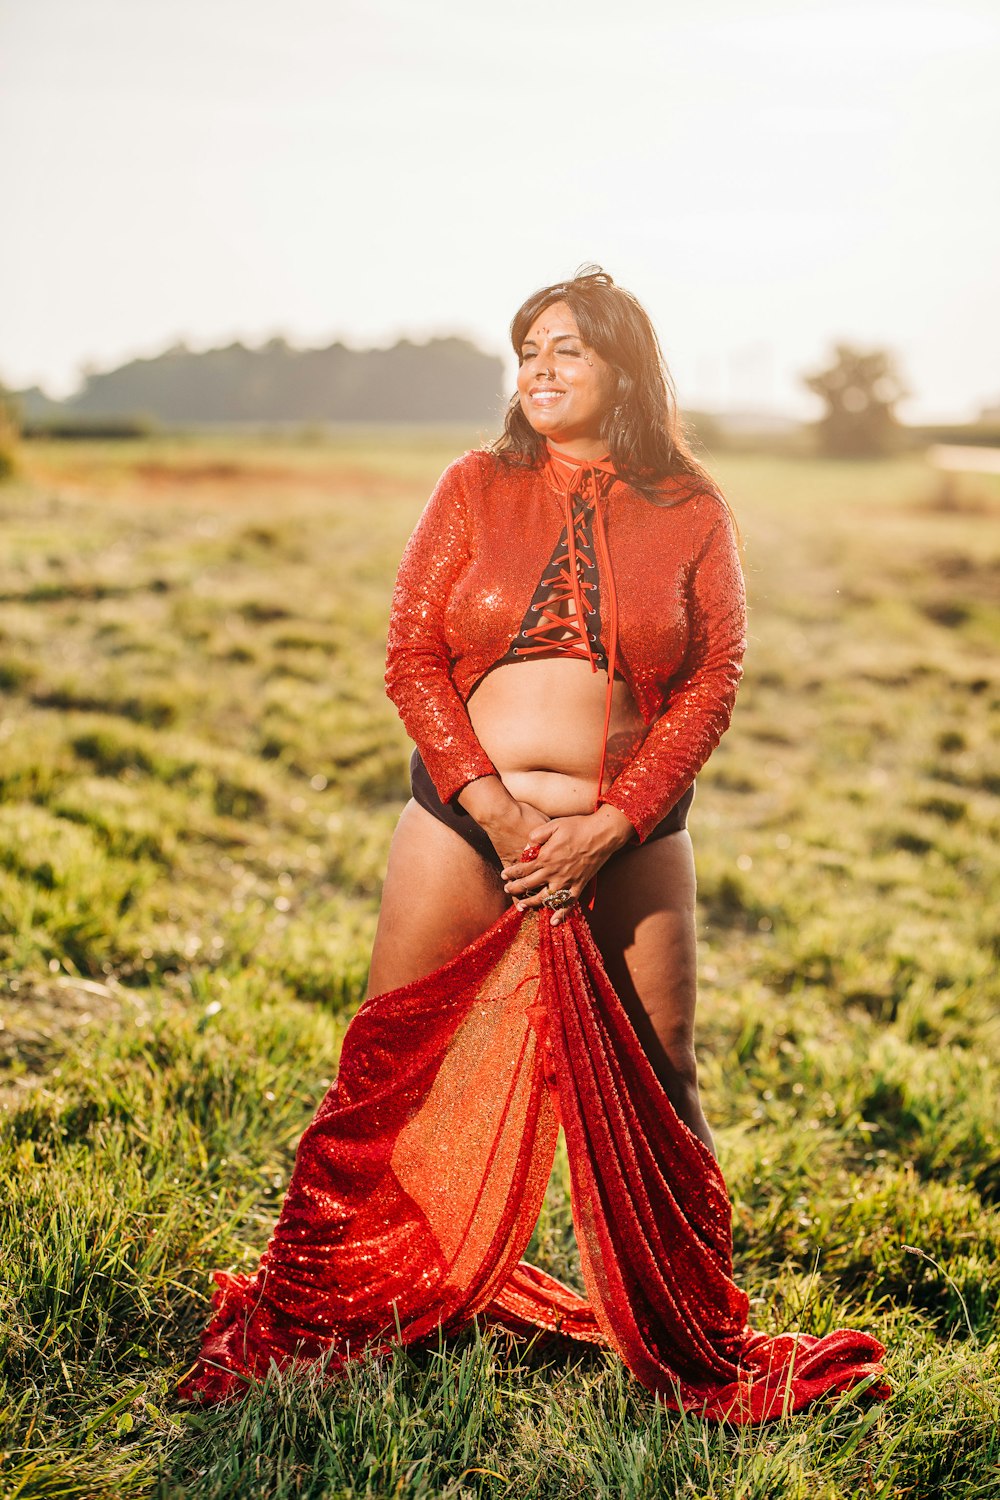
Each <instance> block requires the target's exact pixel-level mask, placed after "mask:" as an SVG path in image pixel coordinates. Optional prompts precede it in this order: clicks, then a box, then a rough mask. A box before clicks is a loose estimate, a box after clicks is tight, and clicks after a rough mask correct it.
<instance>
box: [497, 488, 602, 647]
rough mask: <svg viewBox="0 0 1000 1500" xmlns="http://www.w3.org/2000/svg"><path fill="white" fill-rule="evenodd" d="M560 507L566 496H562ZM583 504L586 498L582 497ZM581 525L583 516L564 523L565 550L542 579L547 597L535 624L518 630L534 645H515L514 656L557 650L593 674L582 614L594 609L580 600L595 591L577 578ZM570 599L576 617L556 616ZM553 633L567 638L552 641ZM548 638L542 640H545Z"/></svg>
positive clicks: (593, 585) (590, 583)
mask: <svg viewBox="0 0 1000 1500" xmlns="http://www.w3.org/2000/svg"><path fill="white" fill-rule="evenodd" d="M563 501H564V506H565V503H566V496H565V495H563ZM584 504H586V499H585V497H584ZM595 504H596V501H595ZM584 524H585V519H584V516H583V515H582V514H581V515H580V516H575V515H572V513H571V515H570V518H569V519H567V522H566V536H567V549H566V551H565V552H564V553H562V554H560V555H559V556H557V557H555V558H553V562H555V563H556V564H557V565H558V570H557V572H555V573H554V574H552V575H551V577H549V578H543V579H542V584H543V586H545V587H547V588H549V590H550V592H549V596H548V598H547V599H546V601H545V603H544V604H543V605H542V606H541V608H540V610H539V616H540V618H539V621H538V623H537V624H536V625H529V626H527V627H526V628H525V629H524V630H522V631H521V639H522V640H523V639H525V638H527V639H534V640H535V641H536V642H537V644H535V645H530V646H518V648H517V654H518V656H533V655H535V654H536V653H537V652H541V651H551V650H552V648H553V647H557V648H558V649H559V651H560V652H564V653H565V654H566V655H567V656H572V657H574V658H575V659H577V660H580V661H589V662H590V665H591V668H592V670H593V671H595V672H596V671H597V662H596V659H595V657H594V651H593V648H592V646H591V644H590V632H589V631H588V629H587V621H586V615H588V614H591V615H592V614H594V613H595V609H594V606H593V605H592V604H591V603H590V601H589V600H588V599H586V598H585V597H584V594H585V593H587V592H593V591H594V590H595V589H596V588H597V586H598V585H597V581H596V580H592V579H589V578H584V579H582V580H581V578H580V576H579V564H578V554H577V545H576V544H577V528H581V529H582V527H583V526H584ZM570 599H572V600H573V603H574V608H575V610H576V614H575V616H573V617H570V616H567V615H562V614H560V613H559V606H560V605H562V604H565V603H567V601H568V600H570ZM554 630H560V631H566V630H568V631H570V632H571V634H570V635H568V636H562V637H557V638H555V639H553V638H552V637H551V634H550V633H551V632H552V631H554ZM546 636H549V639H548V640H546V639H545V637H546Z"/></svg>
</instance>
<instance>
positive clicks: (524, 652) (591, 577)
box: [497, 469, 615, 672]
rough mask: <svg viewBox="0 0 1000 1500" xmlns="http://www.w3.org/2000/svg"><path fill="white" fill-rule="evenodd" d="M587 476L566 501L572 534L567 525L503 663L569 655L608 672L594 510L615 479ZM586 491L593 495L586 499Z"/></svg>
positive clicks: (596, 473)
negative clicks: (570, 509)
mask: <svg viewBox="0 0 1000 1500" xmlns="http://www.w3.org/2000/svg"><path fill="white" fill-rule="evenodd" d="M587 478H588V480H589V483H588V484H587V485H586V486H585V487H581V489H579V490H578V491H577V492H576V493H575V494H572V495H571V496H570V497H569V499H570V505H571V507H572V522H573V525H572V533H571V532H570V527H569V524H568V522H567V524H566V525H565V526H563V529H562V533H561V535H560V537H559V540H558V542H557V543H556V546H555V550H554V551H553V553H552V556H551V558H550V559H549V563H548V566H547V567H546V568H545V570H544V571H543V573H542V576H541V578H540V579H539V582H538V587H537V588H536V589H535V592H534V594H533V596H532V599H531V603H530V604H529V605H528V608H527V610H526V611H525V615H524V619H523V620H522V622H521V628H520V630H519V631H518V633H517V635H516V636H515V637H514V639H513V641H512V642H511V644H510V646H509V648H508V650H507V652H506V654H505V655H504V656H503V657H502V658H501V661H502V662H505V663H506V662H520V661H530V660H531V659H532V658H535V657H554V656H569V657H574V658H576V659H577V660H581V661H589V662H590V663H591V665H592V667H593V669H594V670H595V671H597V670H598V669H600V670H602V671H605V672H606V671H607V670H608V655H607V651H606V649H605V647H604V644H603V641H602V620H601V588H600V576H599V573H598V564H597V548H596V545H595V540H594V506H595V504H597V503H599V502H600V501H601V500H603V499H604V497H605V496H606V495H607V492H608V490H609V489H610V488H611V486H612V484H613V483H614V479H615V476H614V474H612V473H602V472H600V471H595V470H593V469H591V470H589V471H588V473H587ZM587 489H591V490H592V491H593V493H592V494H589V495H588V494H587V493H586V490H587ZM574 580H575V586H574ZM497 665H498V666H499V665H500V663H499V662H498V663H497Z"/></svg>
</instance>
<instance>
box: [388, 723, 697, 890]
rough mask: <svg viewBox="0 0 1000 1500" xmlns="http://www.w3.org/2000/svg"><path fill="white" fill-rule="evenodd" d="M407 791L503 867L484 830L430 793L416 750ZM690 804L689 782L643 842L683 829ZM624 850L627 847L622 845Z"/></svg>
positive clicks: (493, 865) (497, 866)
mask: <svg viewBox="0 0 1000 1500" xmlns="http://www.w3.org/2000/svg"><path fill="white" fill-rule="evenodd" d="M410 791H411V792H412V793H413V800H414V801H415V802H418V803H419V804H420V806H421V807H424V808H426V809H427V811H428V812H429V813H431V814H432V815H433V816H434V817H435V818H437V820H438V822H439V823H444V824H445V826H446V827H447V828H453V829H454V830H455V832H456V833H457V834H458V835H459V837H460V838H463V839H464V840H465V842H466V843H467V844H468V845H469V847H470V848H472V849H475V851H476V853H477V854H478V855H480V856H481V858H482V859H484V860H485V861H486V863H487V864H488V865H489V866H490V867H491V868H492V869H494V870H496V872H497V874H498V875H499V873H500V871H501V870H502V869H503V865H502V863H501V861H500V856H499V854H498V853H497V852H496V850H495V849H494V847H493V845H492V844H491V843H490V840H489V836H488V835H487V833H486V830H485V828H482V827H480V825H479V824H478V823H477V822H476V820H475V818H474V817H472V815H471V813H467V812H466V811H465V808H464V807H460V806H459V805H458V804H457V803H452V802H442V801H441V798H440V797H439V796H438V794H437V792H436V791H435V790H434V783H433V781H431V778H430V776H429V775H428V772H427V767H426V766H425V765H424V763H423V760H422V758H421V755H420V751H419V750H414V752H413V754H412V755H411V756H410ZM693 801H694V782H693V781H692V783H691V785H690V786H689V787H688V789H687V791H686V792H683V793H682V794H681V796H680V797H679V798H678V799H677V801H676V802H675V803H674V805H673V807H672V808H671V809H670V811H669V812H668V813H667V814H666V816H665V817H663V818H662V819H661V820H660V822H659V823H657V825H656V827H655V828H654V829H653V831H652V832H651V833H649V834H647V835H646V843H647V844H648V843H650V841H651V840H652V839H663V838H666V836H667V834H668V833H680V831H681V829H682V828H686V827H687V815H688V808H689V807H690V806H691V803H692V802H693ZM625 847H626V848H629V847H630V846H629V845H628V844H626V845H625Z"/></svg>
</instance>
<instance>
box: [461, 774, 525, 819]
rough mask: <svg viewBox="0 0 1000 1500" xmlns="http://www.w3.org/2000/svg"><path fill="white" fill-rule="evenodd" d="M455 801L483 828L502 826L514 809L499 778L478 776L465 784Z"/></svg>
mask: <svg viewBox="0 0 1000 1500" xmlns="http://www.w3.org/2000/svg"><path fill="white" fill-rule="evenodd" d="M455 800H456V801H457V802H458V803H459V804H460V805H461V806H462V807H463V808H464V809H465V811H466V812H467V813H468V814H469V817H470V818H475V820H476V822H477V823H478V824H479V825H480V826H481V827H483V828H486V827H489V826H496V825H497V824H502V823H503V822H504V821H505V819H507V818H509V817H510V816H511V813H512V812H513V810H514V808H515V802H514V799H513V797H512V796H511V795H510V792H508V790H507V788H506V787H505V786H504V784H503V782H502V781H501V780H500V778H499V776H478V777H477V778H476V780H475V781H469V782H467V783H466V785H465V786H464V787H463V788H462V790H461V791H460V792H459V793H458V795H457V796H456V798H455Z"/></svg>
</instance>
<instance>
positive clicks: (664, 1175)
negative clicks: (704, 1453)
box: [180, 908, 888, 1423]
mask: <svg viewBox="0 0 1000 1500" xmlns="http://www.w3.org/2000/svg"><path fill="white" fill-rule="evenodd" d="M560 1123H561V1124H562V1126H563V1128H564V1130H565V1135H566V1146H567V1153H568V1159H569V1167H570V1179H571V1205H572V1213H573V1222H574V1225H575V1227H576V1233H577V1239H578V1243H579V1247H580V1259H581V1267H582V1272H583V1279H584V1285H585V1288H586V1294H587V1295H586V1297H585V1298H584V1297H581V1296H578V1295H577V1294H576V1293H575V1292H573V1291H572V1290H571V1289H570V1288H569V1287H567V1286H564V1285H563V1284H561V1283H560V1282H559V1281H557V1280H555V1279H554V1278H553V1277H551V1276H549V1275H547V1274H546V1273H545V1272H543V1271H541V1270H539V1269H537V1268H536V1267H533V1266H531V1265H529V1264H527V1263H526V1262H525V1261H523V1260H522V1259H521V1257H522V1255H523V1253H524V1250H525V1248H526V1246H527V1244H528V1240H529V1238H530V1236H531V1233H532V1229H533V1227H534V1224H535V1222H536V1220H537V1217H538V1213H539V1210H540V1208H541V1204H542V1199H543V1196H544V1193H545V1188H546V1184H547V1182H548V1177H549V1173H550V1170H551V1166H552V1162H553V1157H554V1152H555V1145H556V1136H557V1131H558V1127H559V1125H560ZM215 1281H216V1283H217V1290H216V1292H215V1296H214V1307H215V1315H214V1317H213V1319H212V1322H211V1324H210V1326H209V1328H208V1330H207V1333H206V1334H205V1336H204V1341H203V1344H202V1348H201V1353H200V1358H199V1360H198V1363H197V1366H196V1368H195V1370H194V1371H193V1372H192V1373H191V1374H190V1375H189V1377H187V1379H186V1381H185V1382H184V1383H183V1385H182V1387H181V1390H180V1394H181V1396H182V1397H183V1398H184V1399H188V1400H201V1401H205V1402H221V1401H226V1400H230V1399H233V1398H235V1397H238V1396H239V1395H241V1394H242V1393H243V1392H244V1391H245V1390H246V1388H247V1386H248V1384H249V1382H250V1381H251V1380H252V1379H253V1378H254V1377H260V1376H262V1375H263V1374H264V1373H266V1371H267V1369H268V1367H269V1365H270V1363H271V1361H274V1362H275V1363H276V1364H277V1365H278V1366H279V1367H283V1366H286V1365H288V1364H289V1363H291V1362H294V1361H296V1360H304V1361H311V1360H315V1359H316V1358H317V1357H318V1356H320V1355H325V1356H327V1362H326V1365H325V1369H326V1371H327V1373H328V1374H329V1375H330V1376H335V1374H336V1372H337V1370H338V1368H340V1367H342V1365H343V1362H344V1361H345V1360H347V1359H349V1358H350V1357H351V1356H352V1355H356V1354H357V1353H358V1352H359V1351H360V1350H361V1349H363V1348H371V1347H374V1348H377V1349H378V1348H382V1349H385V1348H387V1347H388V1346H389V1345H391V1344H392V1343H393V1342H396V1341H401V1342H402V1343H403V1344H411V1343H417V1342H419V1341H420V1340H422V1339H426V1338H428V1337H429V1336H436V1334H437V1330H438V1329H443V1330H444V1331H445V1333H448V1332H454V1331H456V1330H458V1329H460V1328H461V1327H463V1326H464V1325H465V1324H466V1323H468V1321H469V1320H470V1319H471V1318H473V1317H474V1316H481V1317H482V1319H484V1320H485V1321H486V1322H487V1323H490V1322H493V1323H497V1324H500V1325H504V1326H507V1327H511V1328H513V1329H515V1330H518V1331H522V1332H525V1331H536V1330H538V1329H543V1330H549V1331H550V1332H551V1333H553V1334H561V1335H564V1336H567V1337H569V1338H571V1339H579V1340H585V1341H588V1342H590V1343H595V1344H603V1345H607V1346H610V1347H611V1348H612V1349H614V1350H615V1351H617V1353H618V1354H619V1355H620V1357H621V1358H622V1359H623V1360H624V1361H625V1363H626V1364H627V1365H628V1367H629V1368H630V1369H631V1370H632V1371H633V1372H634V1374H635V1375H636V1376H637V1377H638V1379H639V1380H640V1381H641V1382H642V1383H643V1385H645V1386H647V1387H648V1388H649V1390H651V1391H654V1392H656V1394H657V1395H658V1396H660V1397H661V1398H662V1399H663V1401H664V1402H665V1403H666V1404H667V1405H668V1406H670V1407H671V1408H673V1409H675V1410H679V1409H684V1410H687V1411H690V1412H694V1413H697V1414H699V1415H700V1416H702V1417H705V1418H708V1419H710V1420H718V1421H728V1422H732V1423H745V1422H756V1421H760V1420H762V1419H764V1418H768V1417H774V1416H778V1415H781V1414H787V1413H789V1412H793V1411H796V1410H798V1409H799V1408H801V1407H803V1406H805V1405H806V1404H807V1403H808V1402H810V1401H812V1400H814V1399H815V1398H816V1397H818V1396H822V1395H824V1394H827V1393H830V1392H836V1391H840V1390H843V1389H845V1388H846V1387H849V1386H853V1385H855V1384H857V1382H859V1381H861V1380H863V1379H864V1378H865V1377H867V1376H872V1377H874V1378H873V1383H872V1385H871V1387H870V1389H871V1391H872V1393H874V1394H875V1395H877V1396H882V1397H884V1396H885V1395H887V1394H888V1386H887V1385H886V1382H885V1379H884V1375H883V1371H882V1367H881V1363H880V1360H881V1357H882V1355H883V1354H884V1352H885V1351H884V1349H883V1346H882V1345H881V1344H880V1343H879V1342H878V1341H877V1340H876V1339H874V1338H872V1337H871V1336H870V1335H868V1334H866V1333H862V1332H855V1331H852V1330H848V1329H841V1330H838V1331H837V1332H834V1333H828V1334H826V1335H824V1336H823V1337H814V1336H810V1335H808V1334H792V1333H782V1334H779V1335H777V1336H776V1337H768V1336H767V1335H765V1334H762V1333H757V1332H754V1331H753V1330H752V1329H751V1328H750V1327H749V1325H748V1323H747V1311H748V1299H747V1296H746V1293H745V1292H743V1291H742V1290H741V1289H740V1287H739V1286H737V1285H736V1283H735V1282H734V1280H733V1267H732V1240H731V1213H730V1204H729V1198H728V1195H727V1192H726V1186H725V1183H724V1181H723V1179H722V1176H721V1174H720V1171H719V1168H718V1165H717V1163H716V1161H715V1158H714V1157H713V1156H712V1154H711V1152H710V1151H709V1150H708V1149H707V1147H705V1146H704V1145H703V1144H702V1142H701V1141H700V1140H698V1138H697V1137H696V1136H695V1135H693V1134H692V1132H691V1131H690V1130H689V1129H688V1127H687V1126H686V1125H685V1124H684V1123H683V1122H682V1121H681V1120H680V1119H679V1117H678V1116H677V1114H676V1113H675V1112H674V1110H673V1108H672V1106H671V1104H670V1101H669V1099H668V1098H667V1095H666V1093H665V1092H664V1090H663V1088H662V1087H661V1085H660V1083H659V1082H658V1080H657V1078H656V1075H655V1073H654V1072H653V1069H652V1067H651V1066H650V1064H649V1062H648V1060H647V1058H646V1056H645V1053H644V1052H643V1050H642V1047H641V1045H640V1043H639V1041H638V1038H637V1037H636V1035H635V1032H634V1030H633V1029H632V1026H631V1023H630V1021H629V1019H628V1017H627V1015H626V1013H625V1010H624V1008H623V1006H622V1003H621V1001H620V999H619V998H618V996H617V994H616V993H615V991H614V989H613V987H612V985H611V983H610V981H609V979H608V977H607V975H606V973H605V971H604V968H603V965H602V963H601V959H600V955H599V953H598V951H597V948H596V946H595V944H594V941H593V938H592V936H591V933H590V929H589V927H588V925H587V922H586V918H585V917H584V915H583V913H582V912H581V911H580V910H579V908H577V909H576V910H575V911H574V912H573V913H572V914H571V916H570V918H569V920H568V921H566V922H565V923H563V924H562V925H560V926H558V927H552V925H551V924H550V922H549V921H548V920H546V917H545V916H544V915H543V916H542V917H539V916H538V915H537V914H536V913H535V912H531V911H529V912H525V913H520V912H518V911H516V910H515V909H514V908H511V909H509V910H508V911H507V912H506V913H505V914H504V915H503V916H502V917H501V918H500V919H499V920H498V921H497V922H496V923H495V924H494V926H493V927H491V928H490V929H489V930H488V931H487V932H485V933H483V935H482V936H481V937H479V938H478V939H476V941H475V942H473V943H472V944H471V945H470V946H469V947H468V948H466V949H465V950H464V951H463V952H462V953H460V954H459V955H458V956H457V957H456V958H454V959H453V960H452V961H451V962H450V963H448V964H445V965H444V966H443V967H442V968H440V969H438V970H436V972H434V973H433V974H430V975H428V976H427V977H426V978H425V979H421V980H419V981H417V982H416V983H413V984H409V985H406V986H404V987H403V988H401V989H398V990H393V991H390V992H388V993H386V994H383V995H379V996H375V997H373V998H372V999H370V1000H368V1001H367V1002H366V1003H365V1004H364V1005H363V1006H362V1007H361V1009H360V1010H359V1012H358V1014H357V1016H356V1017H355V1019H354V1021H353V1022H352V1024H351V1026H350V1027H349V1028H348V1031H347V1035H346V1037H345V1039H344V1046H343V1052H342V1056H341V1062H340V1071H339V1074H338V1076H337V1080H336V1082H335V1083H334V1085H333V1087H332V1088H331V1089H330V1091H329V1093H328V1094H327V1095H326V1097H325V1099H324V1100H323V1102H322V1104H321V1105H320V1107H319V1110H318V1111H317V1113H316V1116H315V1118H314V1119H313V1121H312V1123H311V1124H310V1125H309V1126H308V1128H307V1129H306V1131H305V1133H304V1134H303V1136H302V1139H301V1142H300V1144H299V1148H298V1154H297V1157H296V1161H295V1169H294V1172H293V1174H292V1179H291V1183H290V1184H289V1189H288V1193H287V1196H286V1198H285V1202H284V1207H283V1209H282V1212H281V1216H280V1219H279V1221H278V1224H277V1226H276V1228H275V1230H274V1233H273V1235H272V1237H271V1240H270V1243H269V1244H268V1246H267V1249H266V1250H265V1252H264V1254H263V1256H262V1258H261V1261H260V1265H259V1267H258V1269H257V1271H256V1272H255V1273H254V1274H253V1275H252V1276H247V1275H238V1274H236V1275H234V1274H230V1273H227V1272H222V1271H217V1272H216V1273H215Z"/></svg>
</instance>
